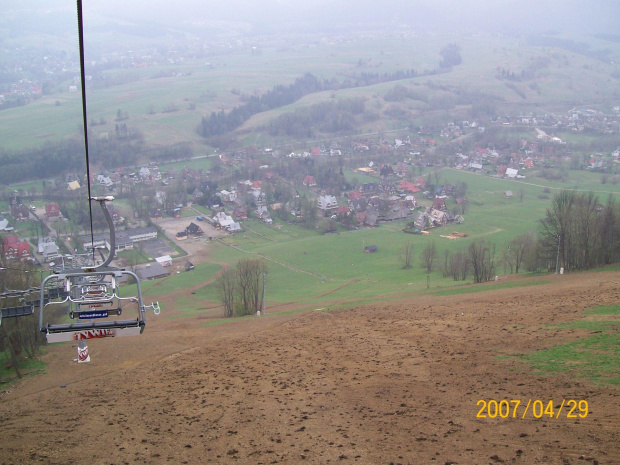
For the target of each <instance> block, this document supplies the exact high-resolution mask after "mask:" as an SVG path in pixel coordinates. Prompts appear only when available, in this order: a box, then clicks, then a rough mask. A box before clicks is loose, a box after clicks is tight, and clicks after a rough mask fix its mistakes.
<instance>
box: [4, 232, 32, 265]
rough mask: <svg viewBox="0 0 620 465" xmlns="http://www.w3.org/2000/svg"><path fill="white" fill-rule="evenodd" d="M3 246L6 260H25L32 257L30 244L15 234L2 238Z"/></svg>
mask: <svg viewBox="0 0 620 465" xmlns="http://www.w3.org/2000/svg"><path fill="white" fill-rule="evenodd" d="M2 248H3V251H4V259H5V260H23V259H27V258H30V246H29V245H28V242H26V241H22V240H20V239H19V237H17V236H15V235H10V236H5V237H4V238H3V239H2Z"/></svg>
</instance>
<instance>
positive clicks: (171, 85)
mask: <svg viewBox="0 0 620 465" xmlns="http://www.w3.org/2000/svg"><path fill="white" fill-rule="evenodd" d="M583 40H585V41H586V42H587V43H586V44H585V45H584V44H582V42H581V39H579V40H577V41H573V40H572V39H559V38H558V39H556V38H553V39H548V40H547V39H545V40H542V39H540V38H539V39H537V40H536V41H534V42H532V41H531V40H529V39H528V38H526V37H520V38H515V37H510V36H505V37H504V36H501V35H491V34H467V35H415V34H414V35H408V34H404V35H403V36H402V37H399V36H384V35H382V34H377V35H376V36H375V37H370V38H364V37H356V36H351V37H347V38H346V39H340V40H338V39H335V40H331V39H326V40H324V41H320V42H319V43H316V42H315V41H314V40H311V39H309V38H291V40H289V41H282V42H280V43H278V42H276V43H275V44H274V43H271V42H270V44H271V45H265V46H264V47H261V48H260V53H258V54H256V55H254V54H252V53H251V48H250V47H240V48H239V49H235V50H233V51H231V52H230V53H228V54H226V55H224V54H215V55H213V56H207V57H204V58H189V57H188V58H187V59H185V60H183V61H182V62H179V61H178V60H176V61H175V60H172V59H171V58H167V57H166V56H165V55H164V56H162V57H159V59H158V60H157V63H155V62H154V61H155V60H154V59H152V61H153V62H152V63H148V66H146V67H139V68H131V69H121V68H112V69H105V70H104V71H102V72H101V74H100V75H99V77H98V78H97V77H96V78H95V79H94V80H93V81H92V82H91V83H90V84H89V90H88V93H87V102H88V114H89V124H90V125H91V127H90V128H89V129H90V131H89V132H90V133H91V134H92V136H93V137H106V136H107V134H109V133H112V132H113V131H114V128H115V124H118V118H117V116H118V114H119V111H121V112H122V113H124V114H126V115H127V119H124V120H123V123H124V124H126V125H127V126H128V127H129V128H130V129H132V130H138V131H140V132H141V133H142V134H143V135H144V137H145V142H146V143H147V144H148V145H153V146H162V145H170V144H172V143H176V142H190V143H192V144H193V146H194V149H195V150H196V151H197V152H198V153H200V152H202V151H204V150H205V147H204V140H203V139H202V138H201V137H200V136H199V135H198V134H197V132H196V130H197V128H198V126H199V124H200V121H201V118H202V117H203V116H207V117H208V116H209V115H210V114H211V112H214V111H216V112H217V111H220V110H224V111H230V110H231V109H232V108H234V107H235V106H237V105H240V104H241V103H242V102H243V99H244V98H247V97H248V96H252V95H260V94H262V93H264V92H266V91H267V90H269V89H271V88H272V87H274V86H276V85H288V84H290V83H291V82H293V81H294V80H295V79H296V78H298V77H300V76H302V75H303V74H305V73H307V72H310V73H313V74H314V75H316V76H317V77H318V78H320V79H328V80H331V79H336V80H337V81H341V82H342V81H345V80H347V79H355V77H356V76H358V77H359V76H361V75H364V74H379V75H382V74H384V73H394V72H396V71H407V70H415V71H416V72H418V73H420V74H421V76H420V77H417V78H413V79H406V80H402V81H391V82H386V83H382V84H377V85H372V86H365V87H356V88H350V89H342V90H338V91H336V92H323V93H319V94H312V95H309V96H307V97H304V98H303V99H302V100H300V101H298V102H296V103H294V104H293V105H290V106H289V107H283V108H279V109H277V110H272V111H270V112H263V113H259V114H257V115H256V116H255V117H254V118H253V119H251V120H250V121H248V122H247V123H246V125H245V126H244V127H242V128H241V129H240V130H239V134H237V138H238V139H239V140H240V142H241V143H246V144H248V143H255V142H257V143H259V144H265V145H266V144H270V143H278V142H282V141H283V140H286V141H288V142H290V138H285V139H280V140H279V141H278V140H272V139H271V138H270V137H269V136H268V134H267V131H266V129H265V124H266V123H268V122H269V121H271V120H272V119H273V118H275V117H276V116H277V115H280V114H282V113H284V112H289V111H292V110H293V109H298V108H304V107H307V106H309V105H311V104H315V103H318V102H321V101H329V100H331V99H334V98H335V99H337V100H339V99H342V98H347V97H362V98H364V99H365V100H366V110H365V114H364V117H363V118H360V121H358V122H357V125H356V128H355V130H354V131H352V132H353V133H363V132H368V131H372V130H386V129H390V128H395V127H398V128H401V127H404V126H406V125H408V124H409V125H410V124H411V123H414V124H425V122H427V120H429V119H430V120H437V119H438V118H439V119H440V120H443V119H446V118H453V119H454V118H462V117H463V118H466V117H468V115H470V116H471V115H472V111H473V112H474V113H475V112H476V110H475V107H476V105H479V104H481V103H482V104H485V105H487V106H488V105H490V108H491V109H492V112H493V113H495V114H503V113H505V112H514V113H528V112H530V113H531V112H533V113H539V114H540V113H545V112H549V111H566V110H567V109H570V108H572V107H573V106H575V105H588V106H589V107H594V108H599V109H601V110H602V111H605V112H608V111H610V109H611V107H612V106H614V105H617V104H618V102H619V99H620V96H619V95H618V92H617V88H618V86H617V82H618V80H617V76H618V69H617V65H616V64H614V63H613V62H614V61H615V63H618V62H620V58H619V57H620V48H619V46H618V43H615V42H612V41H606V40H603V39H594V38H593V37H588V38H585V39H583ZM451 42H454V43H457V44H458V46H459V47H460V49H461V54H462V57H463V62H462V64H461V65H458V66H456V67H454V68H453V69H451V70H449V71H448V72H445V73H441V74H437V75H431V76H429V75H426V73H427V72H429V71H432V70H435V69H437V68H438V65H439V62H440V60H441V56H440V51H441V49H442V48H443V47H445V46H446V45H447V44H448V43H451ZM283 44H286V45H283ZM172 56H174V55H172ZM602 57H604V59H603V58H602ZM94 58H97V56H95V57H94ZM169 60H171V61H174V62H168V61H169ZM502 71H504V72H510V73H514V74H515V75H518V76H519V79H518V80H516V81H515V80H510V79H509V80H507V79H498V73H500V75H501V72H502ZM522 75H523V76H525V77H524V78H523V79H521V77H520V76H522ZM614 76H615V77H614ZM70 84H71V82H69V81H67V82H66V83H62V84H60V85H58V86H57V87H55V88H54V89H53V92H52V93H51V94H48V95H45V96H43V97H41V98H39V99H36V100H33V101H32V102H30V103H29V104H28V105H26V106H21V107H17V108H9V109H5V110H3V111H1V112H0V140H1V141H2V143H1V144H2V145H1V148H4V149H18V148H24V147H32V146H39V145H42V144H43V143H45V142H46V141H56V140H62V139H66V138H79V126H80V125H81V107H80V105H81V104H80V95H79V92H75V93H70V92H68V89H69V85H70ZM396 84H400V85H402V86H404V87H405V88H406V89H407V91H408V92H407V96H406V97H405V98H402V99H400V100H399V101H389V102H388V101H387V99H386V94H388V93H389V92H390V91H392V90H393V89H394V86H395V85H396ZM93 122H95V123H96V124H92V123H93ZM248 133H249V134H248ZM328 135H329V136H334V135H335V134H328Z"/></svg>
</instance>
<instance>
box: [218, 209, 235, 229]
mask: <svg viewBox="0 0 620 465" xmlns="http://www.w3.org/2000/svg"><path fill="white" fill-rule="evenodd" d="M213 221H214V222H215V224H217V225H218V226H219V227H220V228H221V229H226V228H228V227H229V226H230V225H232V224H233V223H234V222H235V221H234V220H233V219H232V217H231V216H229V215H227V214H226V213H224V212H219V213H217V214H216V215H215V216H214V217H213Z"/></svg>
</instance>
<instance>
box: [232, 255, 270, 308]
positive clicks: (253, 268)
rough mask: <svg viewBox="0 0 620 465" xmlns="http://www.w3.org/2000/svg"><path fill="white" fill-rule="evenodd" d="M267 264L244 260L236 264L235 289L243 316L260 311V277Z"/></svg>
mask: <svg viewBox="0 0 620 465" xmlns="http://www.w3.org/2000/svg"><path fill="white" fill-rule="evenodd" d="M266 271H267V264H266V263H265V262H264V261H262V260H258V259H251V258H245V259H243V260H239V261H238V262H237V287H238V291H239V298H240V299H241V304H242V312H243V314H244V315H250V314H252V313H256V312H257V311H259V310H260V309H261V304H262V301H261V289H262V287H261V277H262V275H263V273H265V272H266Z"/></svg>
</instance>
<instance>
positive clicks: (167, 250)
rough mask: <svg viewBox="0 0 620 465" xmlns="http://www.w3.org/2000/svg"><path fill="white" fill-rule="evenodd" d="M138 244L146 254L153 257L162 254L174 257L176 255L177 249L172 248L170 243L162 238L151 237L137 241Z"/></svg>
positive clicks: (161, 255)
mask: <svg viewBox="0 0 620 465" xmlns="http://www.w3.org/2000/svg"><path fill="white" fill-rule="evenodd" d="M138 245H139V246H140V247H142V250H144V251H145V252H146V253H147V254H149V255H150V256H151V257H153V258H157V257H163V256H164V255H170V256H171V257H174V256H175V255H177V251H176V250H174V249H173V248H172V247H171V246H170V244H168V243H167V242H166V241H165V240H163V239H152V240H150V241H143V242H139V243H138Z"/></svg>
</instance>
